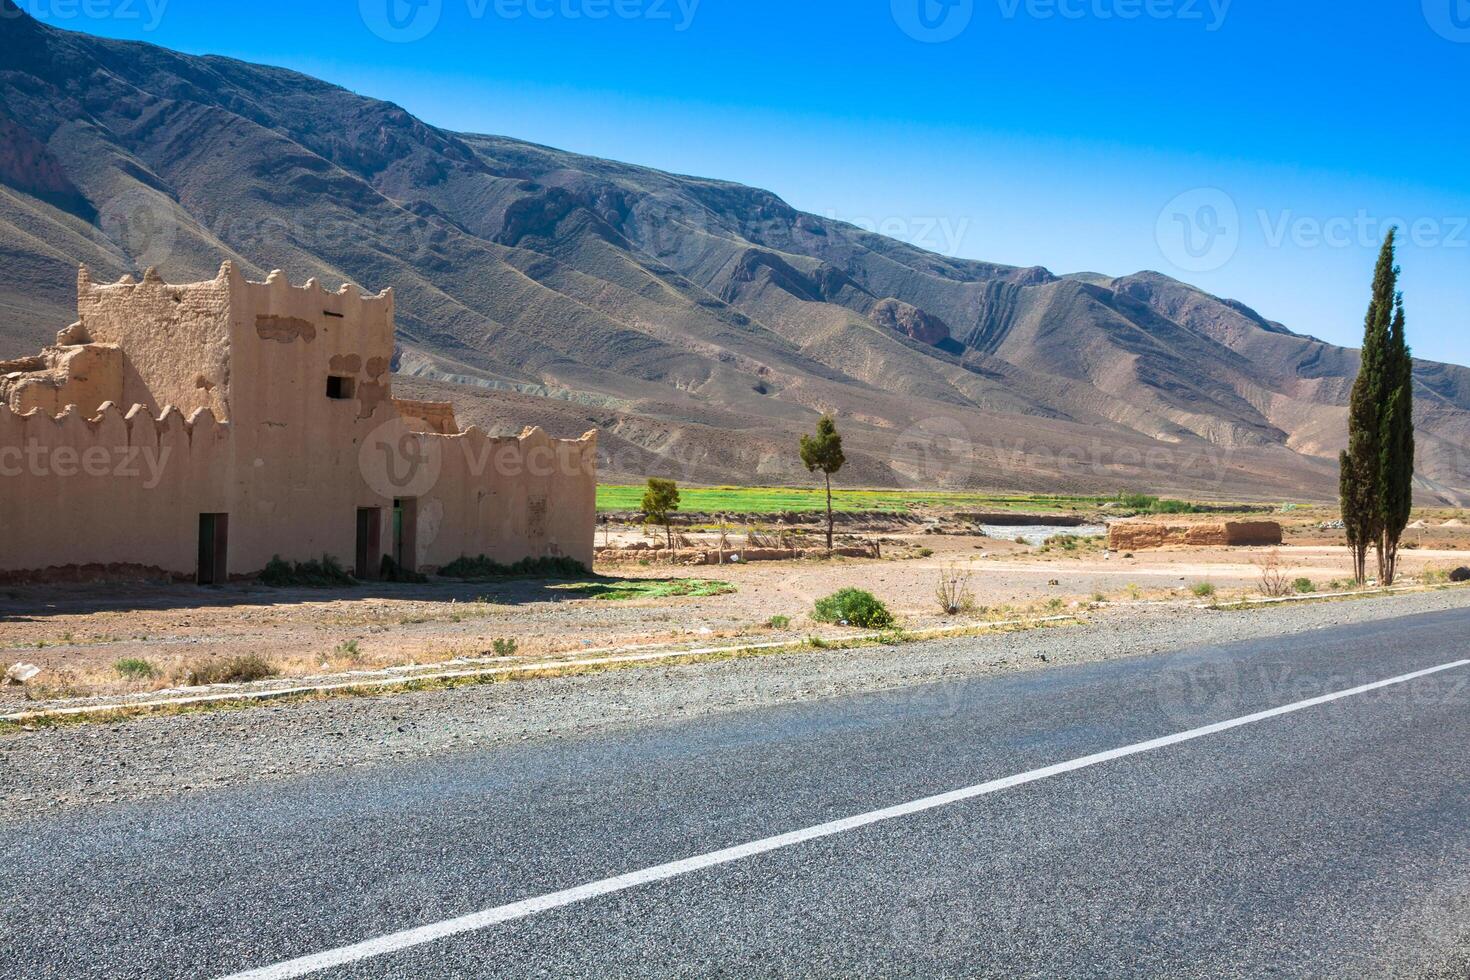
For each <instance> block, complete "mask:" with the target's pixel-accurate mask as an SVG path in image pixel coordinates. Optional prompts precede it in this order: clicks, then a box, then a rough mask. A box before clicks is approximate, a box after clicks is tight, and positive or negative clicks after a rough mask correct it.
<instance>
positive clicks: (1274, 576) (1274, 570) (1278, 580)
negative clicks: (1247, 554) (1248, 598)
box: [1256, 549, 1294, 599]
mask: <svg viewBox="0 0 1470 980" xmlns="http://www.w3.org/2000/svg"><path fill="white" fill-rule="evenodd" d="M1256 567H1257V568H1258V569H1260V576H1261V580H1260V584H1259V585H1258V586H1257V588H1259V589H1260V590H1261V595H1264V596H1270V597H1271V598H1273V599H1274V598H1280V597H1282V596H1288V595H1291V593H1292V592H1293V590H1294V589H1293V585H1292V581H1291V579H1290V578H1289V577H1288V576H1287V573H1286V568H1285V566H1284V565H1282V563H1281V552H1279V551H1276V550H1275V549H1272V550H1271V551H1268V552H1266V554H1265V555H1263V556H1262V557H1261V558H1259V559H1257V560H1256Z"/></svg>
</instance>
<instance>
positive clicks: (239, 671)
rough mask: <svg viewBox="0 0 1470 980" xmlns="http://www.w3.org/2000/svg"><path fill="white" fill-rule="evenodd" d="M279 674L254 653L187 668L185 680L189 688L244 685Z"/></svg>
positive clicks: (271, 665)
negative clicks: (214, 685)
mask: <svg viewBox="0 0 1470 980" xmlns="http://www.w3.org/2000/svg"><path fill="white" fill-rule="evenodd" d="M279 673H280V670H279V669H277V667H276V665H275V664H273V663H271V662H270V661H269V660H267V659H265V658H264V657H262V656H260V655H259V654H256V653H247V654H244V655H242V656H239V657H231V658H229V659H228V660H205V661H202V662H200V663H197V664H194V665H193V666H191V667H190V668H189V672H188V675H187V677H186V680H187V681H188V684H189V686H190V687H204V686H205V685H207V684H244V683H248V682H249V681H260V680H265V679H266V678H267V677H275V676H276V675H277V674H279Z"/></svg>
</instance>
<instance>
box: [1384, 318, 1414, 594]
mask: <svg viewBox="0 0 1470 980" xmlns="http://www.w3.org/2000/svg"><path fill="white" fill-rule="evenodd" d="M1404 321H1405V317H1404V296H1403V294H1402V293H1399V294H1398V295H1397V296H1395V297H1394V310H1393V323H1392V325H1391V326H1390V327H1389V332H1388V351H1387V357H1386V362H1385V365H1384V368H1385V370H1384V379H1385V382H1386V384H1385V388H1384V411H1383V416H1382V429H1381V434H1380V437H1379V440H1380V445H1379V476H1378V479H1379V483H1380V486H1381V491H1380V496H1379V515H1378V523H1379V527H1378V535H1379V537H1378V580H1379V581H1380V582H1382V583H1383V584H1384V585H1392V584H1393V580H1394V578H1395V576H1396V575H1397V573H1398V555H1399V539H1400V538H1401V537H1402V536H1403V533H1404V528H1405V527H1407V526H1408V523H1409V512H1410V510H1411V509H1412V508H1413V506H1414V358H1413V356H1412V355H1411V354H1410V353H1409V343H1408V338H1407V337H1406V336H1405V322H1404Z"/></svg>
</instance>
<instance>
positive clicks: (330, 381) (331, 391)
mask: <svg viewBox="0 0 1470 980" xmlns="http://www.w3.org/2000/svg"><path fill="white" fill-rule="evenodd" d="M356 393H357V379H356V378H344V377H342V376H341V375H339V374H331V375H328V376H327V397H328V398H332V399H336V400H338V401H341V400H345V399H349V398H352V397H353V396H354V395H355V394H356Z"/></svg>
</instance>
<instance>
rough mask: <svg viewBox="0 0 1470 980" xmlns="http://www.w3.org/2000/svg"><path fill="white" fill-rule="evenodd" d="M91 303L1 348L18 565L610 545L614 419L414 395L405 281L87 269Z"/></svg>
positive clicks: (586, 551) (256, 565)
mask: <svg viewBox="0 0 1470 980" xmlns="http://www.w3.org/2000/svg"><path fill="white" fill-rule="evenodd" d="M77 313H78V321H77V322H76V323H74V324H72V325H71V326H70V327H67V328H66V329H65V330H63V331H61V332H60V333H59V334H58V335H57V339H56V345H55V346H53V347H49V348H47V349H46V350H44V351H42V352H41V353H40V354H39V355H37V356H35V357H27V358H22V359H20V360H15V361H3V362H0V578H11V579H17V578H32V577H37V578H46V577H52V578H76V577H85V576H96V575H105V574H117V573H123V572H127V573H139V574H148V575H163V576H168V577H172V578H177V579H187V580H194V581H197V582H200V583H203V584H211V583H217V582H221V581H224V580H226V579H228V578H231V577H243V576H251V575H254V574H256V573H258V572H259V571H260V570H261V569H263V568H264V567H265V565H266V564H267V563H268V562H269V561H270V560H271V558H272V557H274V556H280V557H281V558H283V559H286V560H288V561H305V560H308V559H312V558H320V557H322V556H323V555H331V556H333V557H335V558H336V559H338V560H339V561H340V562H341V563H342V564H343V565H344V566H346V567H347V568H349V569H352V570H354V571H355V573H356V575H357V576H358V577H359V578H364V579H373V578H377V577H378V575H379V573H380V570H381V569H382V567H383V565H384V559H385V558H391V559H393V560H394V561H395V562H396V563H397V564H398V565H399V566H400V567H402V568H404V569H407V570H410V571H425V572H430V571H434V570H435V569H438V568H440V567H443V566H444V565H447V564H448V563H450V562H452V561H454V560H455V559H456V558H459V557H460V556H463V555H468V556H472V557H473V556H479V555H486V556H488V557H490V558H492V559H494V560H496V561H498V562H502V563H505V564H509V563H512V562H515V561H518V560H520V559H522V558H542V557H567V558H572V559H575V560H577V561H579V562H581V563H583V564H584V565H587V566H588V567H590V566H591V564H592V556H593V534H594V532H595V529H596V493H597V471H596V466H597V461H596V458H597V433H596V432H595V431H594V432H588V433H587V434H586V435H584V436H582V437H581V438H580V439H576V440H565V439H552V438H551V437H549V436H548V435H547V434H546V433H545V432H543V431H542V430H541V429H539V428H529V429H526V430H525V431H523V432H522V433H521V434H520V435H519V436H515V437H509V438H492V437H490V436H488V435H486V434H485V433H484V432H483V431H481V430H480V429H477V428H475V427H471V428H469V429H465V430H461V429H460V428H459V425H458V423H457V422H456V421H455V417H454V410H453V408H452V406H450V405H449V404H446V403H437V402H422V401H408V400H400V399H396V398H394V397H393V393H392V374H391V364H392V358H393V293H392V290H384V291H383V292H381V293H379V294H377V295H376V296H369V295H364V294H363V293H362V292H361V291H360V290H359V289H358V288H357V287H356V286H352V285H344V286H343V287H342V288H341V289H339V290H337V291H336V292H328V291H326V290H324V289H322V288H321V286H320V285H318V283H317V282H316V280H314V279H313V280H311V281H309V282H307V283H306V284H305V285H304V286H300V287H296V286H292V285H290V284H289V283H288V282H287V281H286V277H285V276H284V275H283V274H282V273H281V272H279V271H277V272H272V273H271V274H270V276H269V278H267V280H266V281H265V282H263V283H259V282H248V281H246V280H245V279H244V278H243V277H242V276H241V275H240V274H239V273H238V272H236V271H235V269H234V267H233V266H232V265H231V264H230V263H229V262H226V263H225V264H224V265H223V266H221V267H220V271H219V275H217V276H216V277H215V278H214V279H213V280H211V281H208V282H197V283H189V284H186V285H173V284H169V283H165V282H163V280H162V279H160V278H159V276H158V274H157V272H155V271H154V270H152V269H149V270H148V272H147V273H146V274H145V275H144V277H143V281H142V282H136V281H134V280H133V278H132V277H131V276H124V277H123V278H122V279H121V280H120V281H118V282H116V283H113V284H110V285H97V284H94V283H93V282H92V281H91V279H90V277H89V276H88V273H87V270H86V268H85V267H83V268H82V269H81V271H80V273H79V275H78V277H77Z"/></svg>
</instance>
